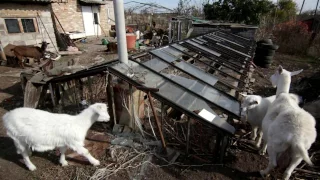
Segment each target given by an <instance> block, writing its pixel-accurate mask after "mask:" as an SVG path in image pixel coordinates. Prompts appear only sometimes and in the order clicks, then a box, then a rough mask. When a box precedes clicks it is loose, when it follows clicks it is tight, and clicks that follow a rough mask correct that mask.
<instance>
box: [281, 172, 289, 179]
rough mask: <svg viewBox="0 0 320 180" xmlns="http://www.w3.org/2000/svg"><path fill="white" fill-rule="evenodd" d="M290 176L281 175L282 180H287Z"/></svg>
mask: <svg viewBox="0 0 320 180" xmlns="http://www.w3.org/2000/svg"><path fill="white" fill-rule="evenodd" d="M289 177H290V175H289V174H288V173H284V174H283V178H282V179H283V180H289Z"/></svg>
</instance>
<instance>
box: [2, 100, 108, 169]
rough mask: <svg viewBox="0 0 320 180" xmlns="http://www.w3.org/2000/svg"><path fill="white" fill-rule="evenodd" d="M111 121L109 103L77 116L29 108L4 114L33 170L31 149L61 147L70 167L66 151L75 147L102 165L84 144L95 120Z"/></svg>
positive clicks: (44, 149) (20, 152)
mask: <svg viewBox="0 0 320 180" xmlns="http://www.w3.org/2000/svg"><path fill="white" fill-rule="evenodd" d="M109 120H110V116H109V114H108V111H107V105H106V104H103V103H95V104H93V105H91V106H89V107H88V108H87V109H85V110H83V111H82V112H81V113H80V114H78V115H74V116H73V115H68V114H56V113H50V112H46V111H42V110H39V109H32V108H25V107H23V108H17V109H14V110H12V111H10V112H7V113H6V114H5V115H4V116H3V122H4V126H5V128H6V129H7V134H8V136H9V137H11V138H12V139H13V141H14V144H15V146H16V148H17V153H18V154H21V155H22V156H23V159H24V162H25V164H26V166H27V167H28V168H29V170H31V171H33V170H35V169H36V166H35V165H34V164H33V163H32V162H31V161H30V159H29V155H30V154H31V150H33V151H39V152H43V151H48V150H53V149H55V148H59V149H60V153H61V156H60V161H59V162H60V163H61V164H62V166H66V165H68V162H67V161H66V159H65V151H66V150H67V148H71V149H72V150H74V151H76V152H77V153H79V154H80V155H83V156H84V157H86V158H87V159H88V160H89V162H90V163H91V164H93V165H95V166H96V165H99V164H100V162H99V161H98V160H97V159H95V158H94V157H92V156H91V154H90V153H89V152H88V150H87V149H86V148H84V147H83V146H84V140H85V136H86V134H87V131H88V129H89V128H90V127H91V125H92V124H93V123H94V122H96V121H99V122H107V121H109ZM30 149H31V150H30Z"/></svg>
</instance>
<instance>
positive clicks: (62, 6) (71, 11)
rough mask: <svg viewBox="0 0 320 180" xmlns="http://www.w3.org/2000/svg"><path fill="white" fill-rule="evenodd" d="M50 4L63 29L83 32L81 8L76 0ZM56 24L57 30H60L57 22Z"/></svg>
mask: <svg viewBox="0 0 320 180" xmlns="http://www.w3.org/2000/svg"><path fill="white" fill-rule="evenodd" d="M51 6H52V10H53V12H54V13H55V15H56V16H57V17H58V19H59V21H60V23H61V25H62V27H63V29H64V30H65V31H67V32H68V31H80V32H84V25H83V19H82V10H81V6H80V5H79V3H78V0H68V3H52V4H51ZM56 24H57V28H58V30H59V31H60V32H62V29H61V27H60V25H59V24H58V22H56Z"/></svg>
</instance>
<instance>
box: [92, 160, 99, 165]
mask: <svg viewBox="0 0 320 180" xmlns="http://www.w3.org/2000/svg"><path fill="white" fill-rule="evenodd" d="M91 164H92V165H94V166H99V165H100V161H98V160H93V161H92V162H91Z"/></svg>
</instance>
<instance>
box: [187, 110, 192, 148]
mask: <svg viewBox="0 0 320 180" xmlns="http://www.w3.org/2000/svg"><path fill="white" fill-rule="evenodd" d="M190 128H191V120H190V117H189V116H188V132H187V154H189V145H190Z"/></svg>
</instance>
